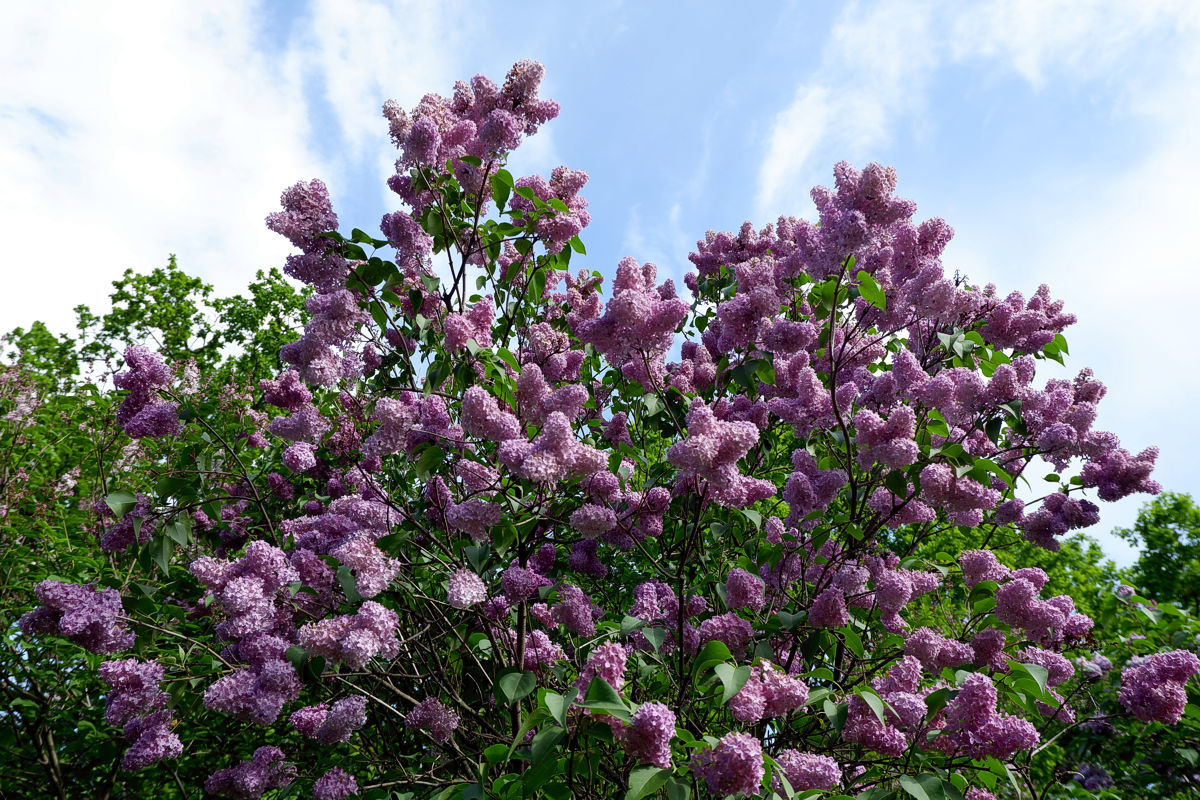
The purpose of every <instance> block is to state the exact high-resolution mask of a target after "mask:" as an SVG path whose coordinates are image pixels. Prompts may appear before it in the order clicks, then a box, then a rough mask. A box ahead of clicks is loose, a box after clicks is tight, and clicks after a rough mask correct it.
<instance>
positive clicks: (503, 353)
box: [496, 347, 521, 372]
mask: <svg viewBox="0 0 1200 800" xmlns="http://www.w3.org/2000/svg"><path fill="white" fill-rule="evenodd" d="M496 355H497V356H499V357H500V360H501V361H503V362H504V363H505V364H508V365H509V366H510V367H512V368H513V369H515V370H516V371H517V372H520V371H521V365H520V364H519V363H518V362H517V357H516V356H514V355H513V354H512V353H511V352H509V351H508V350H507V349H505V348H503V347H498V348H496Z"/></svg>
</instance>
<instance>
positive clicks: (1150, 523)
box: [1113, 492, 1200, 614]
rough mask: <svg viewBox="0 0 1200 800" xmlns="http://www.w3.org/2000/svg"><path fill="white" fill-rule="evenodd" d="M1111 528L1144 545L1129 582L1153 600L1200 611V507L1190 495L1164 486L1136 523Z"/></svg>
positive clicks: (1141, 512) (1141, 546)
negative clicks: (1165, 489) (1168, 489)
mask: <svg viewBox="0 0 1200 800" xmlns="http://www.w3.org/2000/svg"><path fill="white" fill-rule="evenodd" d="M1113 533H1115V534H1116V535H1117V536H1120V537H1121V538H1122V539H1124V540H1125V541H1127V542H1129V543H1130V544H1132V545H1134V546H1135V547H1139V548H1141V555H1140V556H1139V557H1138V560H1137V563H1136V564H1134V565H1133V568H1132V569H1131V570H1130V572H1129V577H1130V582H1131V583H1133V584H1134V585H1135V586H1137V587H1138V588H1139V589H1140V590H1141V591H1142V593H1143V594H1145V595H1146V596H1147V597H1149V598H1151V599H1152V600H1156V601H1159V602H1163V601H1168V602H1172V603H1175V604H1177V605H1181V606H1183V607H1185V608H1187V609H1189V610H1191V611H1192V613H1196V614H1200V508H1198V507H1197V506H1196V503H1195V501H1194V500H1192V497H1191V495H1189V494H1182V493H1179V492H1164V493H1162V494H1160V495H1159V496H1158V497H1155V498H1154V499H1153V500H1151V501H1150V502H1148V503H1146V504H1145V505H1143V506H1142V509H1141V511H1139V512H1138V517H1137V521H1136V522H1134V523H1133V527H1132V528H1118V529H1116V530H1115V531H1113Z"/></svg>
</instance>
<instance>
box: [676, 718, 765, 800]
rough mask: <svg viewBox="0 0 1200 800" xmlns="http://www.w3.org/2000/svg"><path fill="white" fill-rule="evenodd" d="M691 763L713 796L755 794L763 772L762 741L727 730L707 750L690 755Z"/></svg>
mask: <svg viewBox="0 0 1200 800" xmlns="http://www.w3.org/2000/svg"><path fill="white" fill-rule="evenodd" d="M691 767H692V770H693V771H694V772H695V773H696V774H697V775H698V776H699V777H700V778H701V780H703V781H704V783H705V784H706V785H707V786H708V790H709V791H710V792H712V793H713V795H715V796H717V797H725V796H727V795H745V796H747V797H756V796H757V795H758V794H759V790H760V788H761V786H760V785H761V784H762V780H763V775H764V774H765V772H766V770H765V769H764V767H763V751H762V742H760V741H759V740H758V739H757V738H756V737H754V736H751V735H750V734H748V733H727V734H725V736H724V737H723V738H722V739H721V741H720V742H719V743H718V744H717V745H716V746H715V747H713V748H712V749H711V750H702V751H700V752H698V753H697V754H696V755H694V756H692V763H691Z"/></svg>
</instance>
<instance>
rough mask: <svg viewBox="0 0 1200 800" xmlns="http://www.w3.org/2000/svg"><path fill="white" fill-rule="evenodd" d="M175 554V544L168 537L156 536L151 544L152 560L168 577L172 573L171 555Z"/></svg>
mask: <svg viewBox="0 0 1200 800" xmlns="http://www.w3.org/2000/svg"><path fill="white" fill-rule="evenodd" d="M173 552H175V542H173V541H172V540H171V539H169V538H168V537H166V536H155V537H154V539H153V540H151V542H150V558H152V559H153V560H154V563H155V564H158V568H159V569H161V570H162V571H163V575H166V574H167V573H169V572H170V571H171V554H172V553H173Z"/></svg>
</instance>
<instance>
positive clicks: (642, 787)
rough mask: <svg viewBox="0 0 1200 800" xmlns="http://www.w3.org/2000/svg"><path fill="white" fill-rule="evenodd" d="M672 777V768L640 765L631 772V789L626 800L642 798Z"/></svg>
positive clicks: (655, 790)
mask: <svg viewBox="0 0 1200 800" xmlns="http://www.w3.org/2000/svg"><path fill="white" fill-rule="evenodd" d="M669 777H671V770H669V769H661V768H659V767H638V768H637V769H635V770H634V771H633V772H631V773H629V791H627V792H626V793H625V800H641V798H643V797H646V796H647V795H651V794H654V793H655V792H657V791H658V790H659V788H660V787H661V786H662V785H663V784H664V783H666V782H667V778H669Z"/></svg>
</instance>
